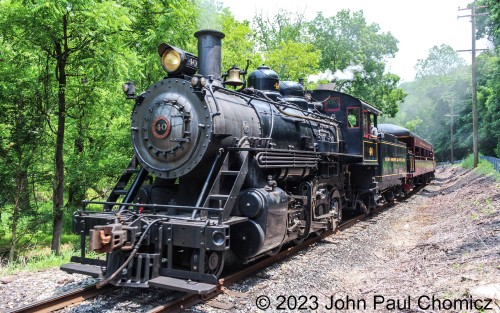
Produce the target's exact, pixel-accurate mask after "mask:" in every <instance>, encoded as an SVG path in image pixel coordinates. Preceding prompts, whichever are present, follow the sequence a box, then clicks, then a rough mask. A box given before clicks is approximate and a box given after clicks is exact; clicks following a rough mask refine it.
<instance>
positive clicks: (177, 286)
mask: <svg viewBox="0 0 500 313" xmlns="http://www.w3.org/2000/svg"><path fill="white" fill-rule="evenodd" d="M148 284H149V286H151V287H158V288H166V289H171V290H179V291H183V292H189V293H196V294H199V295H204V294H207V293H211V292H213V291H215V290H216V289H217V285H212V284H207V283H200V282H196V281H192V280H185V279H180V278H173V277H166V276H158V277H156V278H153V279H150V280H149V282H148Z"/></svg>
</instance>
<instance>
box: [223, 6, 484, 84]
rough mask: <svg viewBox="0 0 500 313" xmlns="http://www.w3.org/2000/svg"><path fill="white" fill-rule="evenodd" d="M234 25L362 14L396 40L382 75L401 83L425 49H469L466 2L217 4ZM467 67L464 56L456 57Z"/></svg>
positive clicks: (411, 73)
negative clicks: (282, 14)
mask: <svg viewBox="0 0 500 313" xmlns="http://www.w3.org/2000/svg"><path fill="white" fill-rule="evenodd" d="M222 2H223V3H224V5H225V6H226V7H229V9H230V10H231V12H232V13H233V14H234V16H235V18H236V19H237V20H240V21H241V20H250V21H251V20H252V18H253V16H255V15H256V14H260V13H261V12H262V13H263V15H264V16H269V17H272V16H274V15H275V14H276V12H278V11H279V10H283V9H286V10H287V11H291V12H300V13H303V14H304V16H305V18H306V19H307V20H310V19H312V18H314V17H315V16H316V12H318V11H321V12H322V13H323V15H324V16H327V17H330V16H334V15H335V14H336V13H337V12H338V11H340V10H342V9H349V10H351V11H359V10H362V11H363V15H364V16H365V18H366V20H367V22H368V23H376V24H378V25H379V26H380V28H381V31H382V32H390V33H391V34H392V35H393V36H394V37H396V39H398V41H399V44H398V48H399V51H398V53H397V54H396V57H395V58H394V59H391V60H390V61H389V63H388V65H387V67H386V71H389V72H392V73H395V74H397V75H399V76H400V77H401V81H402V82H408V81H412V80H414V78H415V69H414V67H415V64H416V63H417V60H418V59H426V58H427V56H428V53H429V49H431V48H432V47H433V46H440V45H441V44H447V45H450V46H451V47H452V48H454V49H455V50H467V49H471V44H472V26H471V23H470V18H469V17H463V18H460V19H458V18H457V16H459V15H469V14H470V11H469V10H465V11H459V10H458V8H459V7H460V8H466V7H467V4H468V3H470V2H472V0H419V1H414V0H376V1H375V0H322V1H321V0H307V1H305V0H222ZM487 45H488V43H487V42H486V41H480V42H479V41H478V42H477V44H476V48H486V47H487ZM460 56H461V57H463V58H464V59H465V60H466V61H467V63H469V64H470V62H471V53H470V52H460Z"/></svg>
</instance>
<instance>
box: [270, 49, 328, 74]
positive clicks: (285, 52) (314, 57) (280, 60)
mask: <svg viewBox="0 0 500 313" xmlns="http://www.w3.org/2000/svg"><path fill="white" fill-rule="evenodd" d="M298 51H300V53H298ZM319 56H320V52H319V51H317V50H315V49H314V47H313V45H312V44H303V43H297V42H293V41H286V42H281V43H280V44H279V45H278V48H277V49H276V50H272V51H269V52H267V53H265V54H264V58H265V60H266V63H267V65H268V66H269V67H271V68H272V69H273V70H274V71H276V73H278V75H279V77H280V79H281V80H294V81H297V80H298V79H299V78H303V77H305V76H307V75H308V74H310V73H314V72H315V71H316V70H317V68H318V60H319Z"/></svg>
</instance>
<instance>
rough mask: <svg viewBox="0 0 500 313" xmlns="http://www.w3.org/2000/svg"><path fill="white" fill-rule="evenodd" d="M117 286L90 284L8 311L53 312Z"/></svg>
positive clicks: (104, 292)
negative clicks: (98, 287)
mask: <svg viewBox="0 0 500 313" xmlns="http://www.w3.org/2000/svg"><path fill="white" fill-rule="evenodd" d="M117 288H118V287H115V286H112V285H107V286H105V287H104V288H101V289H97V288H96V285H90V286H88V287H84V288H78V289H74V290H71V291H69V292H66V293H63V294H59V295H56V296H53V297H50V298H48V299H45V300H41V301H36V302H33V303H30V304H27V305H24V306H21V307H18V308H14V309H12V310H10V311H7V312H8V313H21V312H23V313H30V312H37V313H45V312H53V311H55V310H60V309H62V308H65V307H67V306H69V305H71V304H76V303H80V302H82V301H85V300H87V299H91V298H95V297H97V296H99V295H102V294H106V293H108V292H111V291H113V290H115V289H117Z"/></svg>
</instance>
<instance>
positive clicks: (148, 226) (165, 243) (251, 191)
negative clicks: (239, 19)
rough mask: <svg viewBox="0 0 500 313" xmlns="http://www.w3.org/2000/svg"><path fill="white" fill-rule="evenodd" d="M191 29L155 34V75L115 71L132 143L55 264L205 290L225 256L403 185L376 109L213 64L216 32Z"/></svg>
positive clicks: (248, 256) (264, 245)
mask: <svg viewBox="0 0 500 313" xmlns="http://www.w3.org/2000/svg"><path fill="white" fill-rule="evenodd" d="M195 36H196V37H197V38H198V56H195V55H193V54H190V53H188V52H185V51H183V50H181V49H179V48H176V47H173V46H170V45H167V44H161V45H160V46H159V48H158V53H159V55H160V57H161V63H162V66H163V67H164V69H165V70H166V71H167V73H168V76H167V77H166V78H164V79H163V80H161V81H159V82H157V83H156V84H154V85H152V86H151V87H150V88H149V89H148V90H146V91H145V92H143V93H141V94H139V95H135V87H134V86H133V84H131V83H128V84H126V85H125V87H124V91H125V93H126V94H127V96H128V97H129V98H131V99H135V106H134V109H133V111H132V116H131V130H130V131H131V137H132V143H133V146H134V150H135V155H134V157H133V158H132V160H131V162H130V164H129V166H128V168H127V169H126V170H125V171H124V172H123V174H122V176H121V177H120V179H119V180H118V182H117V184H116V186H115V188H114V189H113V191H112V192H111V194H110V195H109V197H108V199H107V200H106V201H104V202H86V204H101V205H103V206H104V210H103V211H102V212H91V211H88V210H81V211H78V212H75V214H74V230H75V232H76V233H78V234H80V235H81V238H82V246H81V248H82V250H81V251H82V252H81V256H78V257H76V256H75V257H73V259H72V261H73V262H74V263H70V264H67V265H64V266H63V267H62V269H63V270H65V271H67V272H72V273H84V274H88V275H91V276H96V277H97V276H103V277H104V280H103V281H101V283H100V284H101V285H103V284H106V283H112V284H114V285H117V286H135V287H149V286H156V287H162V288H169V289H177V290H183V291H189V292H198V293H206V292H210V291H211V290H213V289H214V288H215V285H216V284H217V281H218V278H219V277H220V275H221V273H222V271H223V269H224V264H225V262H231V264H245V263H248V262H251V261H254V260H256V259H258V258H261V257H264V256H266V255H270V254H273V253H276V252H277V251H278V250H279V249H280V248H281V247H282V245H284V244H287V243H293V242H300V241H302V240H303V239H305V238H306V237H308V236H309V235H310V234H311V233H313V232H320V231H322V230H325V229H334V228H336V226H337V225H338V223H339V222H340V220H341V217H342V210H348V209H351V210H355V209H361V210H364V211H369V210H370V208H372V207H374V206H375V205H377V203H380V201H382V200H390V199H391V198H393V197H395V196H397V195H398V194H400V193H402V192H403V189H404V188H406V189H407V188H411V186H410V187H408V186H406V187H404V186H405V184H406V185H411V184H412V181H409V180H407V177H408V175H409V168H408V166H407V160H409V154H408V153H409V152H408V149H407V146H406V145H405V143H404V142H401V141H399V140H398V138H397V137H395V136H393V135H390V134H386V135H385V137H384V138H380V137H376V136H375V137H373V136H371V135H369V133H366V131H365V130H366V129H369V127H370V123H371V124H373V125H375V124H376V117H377V115H379V114H380V111H378V110H377V109H375V108H373V107H372V106H370V105H368V104H366V103H364V102H362V101H361V100H359V99H356V98H354V97H351V96H349V95H346V94H342V93H338V92H334V91H332V90H329V89H328V88H323V89H320V90H316V91H313V92H310V93H308V94H306V93H305V91H304V87H303V86H302V85H301V84H300V83H296V82H287V81H280V80H279V77H278V75H277V74H276V73H275V72H274V71H272V70H271V69H269V68H267V67H264V66H262V67H259V68H258V69H257V70H256V71H254V72H252V73H250V75H249V76H248V79H247V80H246V81H245V75H246V70H241V69H239V68H237V67H236V66H234V67H233V68H231V69H230V70H229V71H228V72H227V73H226V74H224V75H221V72H222V71H221V40H222V38H223V37H224V34H222V33H221V32H218V31H213V30H204V31H199V32H197V33H196V34H195ZM242 78H243V79H242ZM387 147H389V148H387ZM383 153H385V155H384V154H383ZM389 154H390V156H389ZM429 157H431V156H429ZM429 162H432V163H433V159H432V160H430V159H429ZM432 171H433V169H431V170H429V171H428V172H426V173H427V174H428V173H431V172H432ZM429 175H430V174H429ZM386 178H387V179H386ZM403 187H404V188H403ZM87 245H88V250H91V251H97V252H105V253H106V254H105V255H106V259H105V260H98V259H92V258H88V257H87V255H86V247H87ZM226 265H227V263H226Z"/></svg>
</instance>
